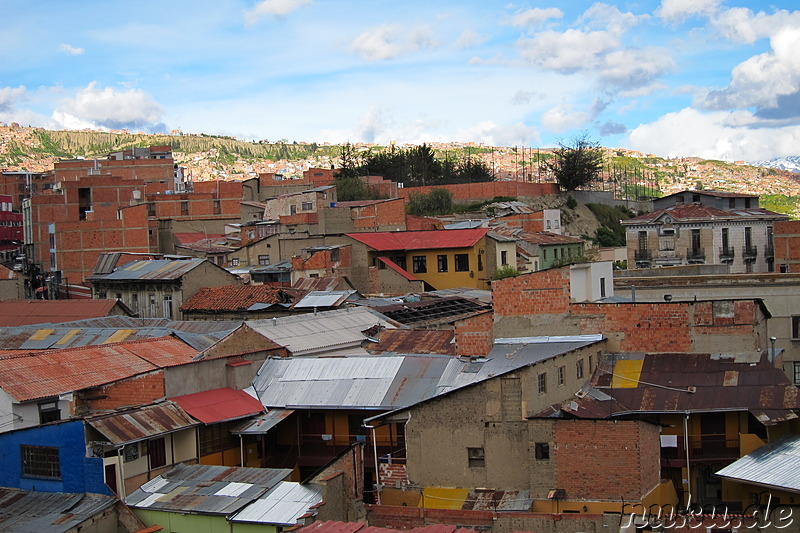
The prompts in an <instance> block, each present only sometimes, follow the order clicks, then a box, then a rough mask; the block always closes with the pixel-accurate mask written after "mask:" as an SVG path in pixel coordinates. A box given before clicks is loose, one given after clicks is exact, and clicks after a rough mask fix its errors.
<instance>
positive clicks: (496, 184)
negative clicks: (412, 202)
mask: <svg viewBox="0 0 800 533" xmlns="http://www.w3.org/2000/svg"><path fill="white" fill-rule="evenodd" d="M431 189H446V190H448V191H450V192H451V193H453V199H454V200H456V201H470V202H475V201H479V200H491V199H493V198H496V197H498V196H508V197H513V198H519V197H533V198H536V197H539V196H547V195H549V194H558V193H559V192H560V191H559V188H558V185H557V184H555V183H524V182H519V181H489V182H485V183H459V184H455V185H438V186H429V187H405V188H402V189H399V190H398V191H397V192H398V195H399V196H400V197H401V198H408V197H409V196H411V194H414V193H420V194H428V193H430V191H431Z"/></svg>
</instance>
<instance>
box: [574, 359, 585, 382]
mask: <svg viewBox="0 0 800 533" xmlns="http://www.w3.org/2000/svg"><path fill="white" fill-rule="evenodd" d="M575 377H577V378H578V379H581V378H583V359H578V361H577V362H576V363H575Z"/></svg>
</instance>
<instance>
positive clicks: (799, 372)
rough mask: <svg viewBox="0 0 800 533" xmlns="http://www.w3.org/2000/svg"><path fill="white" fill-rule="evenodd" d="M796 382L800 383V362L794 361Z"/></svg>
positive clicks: (796, 383)
mask: <svg viewBox="0 0 800 533" xmlns="http://www.w3.org/2000/svg"><path fill="white" fill-rule="evenodd" d="M793 373H794V384H795V385H800V363H797V362H796V363H794V372H793Z"/></svg>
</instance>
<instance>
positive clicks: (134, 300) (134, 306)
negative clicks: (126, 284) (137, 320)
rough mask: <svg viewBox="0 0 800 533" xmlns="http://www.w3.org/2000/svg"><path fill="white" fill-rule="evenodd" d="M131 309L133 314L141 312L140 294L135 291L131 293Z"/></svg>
mask: <svg viewBox="0 0 800 533" xmlns="http://www.w3.org/2000/svg"><path fill="white" fill-rule="evenodd" d="M131 310H132V311H133V314H135V315H136V314H139V294H138V293H135V292H134V293H133V294H131Z"/></svg>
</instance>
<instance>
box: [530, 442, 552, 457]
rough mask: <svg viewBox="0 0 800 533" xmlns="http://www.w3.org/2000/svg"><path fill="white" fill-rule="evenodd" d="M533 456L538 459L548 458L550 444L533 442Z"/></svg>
mask: <svg viewBox="0 0 800 533" xmlns="http://www.w3.org/2000/svg"><path fill="white" fill-rule="evenodd" d="M533 449H534V456H535V457H536V459H538V460H540V461H544V460H547V459H550V444H548V443H546V442H537V443H536V444H534V448H533Z"/></svg>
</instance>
